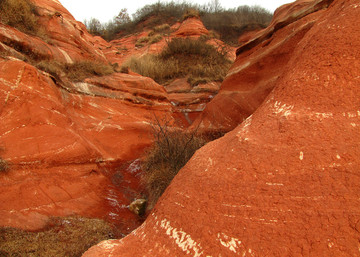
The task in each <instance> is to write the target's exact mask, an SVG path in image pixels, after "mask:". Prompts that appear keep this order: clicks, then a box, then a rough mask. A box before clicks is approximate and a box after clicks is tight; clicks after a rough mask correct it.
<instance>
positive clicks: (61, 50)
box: [58, 48, 74, 64]
mask: <svg viewBox="0 0 360 257" xmlns="http://www.w3.org/2000/svg"><path fill="white" fill-rule="evenodd" d="M58 49H59V50H60V52H61V53H62V54H63V55H64V57H65V59H66V62H67V63H70V64H71V63H74V62H73V60H72V59H71V57H70V56H69V55H68V53H67V52H66V51H65V50H63V49H61V48H58Z"/></svg>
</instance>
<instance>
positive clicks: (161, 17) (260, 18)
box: [85, 1, 272, 45]
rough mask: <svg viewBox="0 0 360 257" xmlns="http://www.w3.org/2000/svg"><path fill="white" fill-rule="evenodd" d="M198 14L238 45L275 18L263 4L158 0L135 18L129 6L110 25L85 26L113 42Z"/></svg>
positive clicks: (223, 37) (221, 36)
mask: <svg viewBox="0 0 360 257" xmlns="http://www.w3.org/2000/svg"><path fill="white" fill-rule="evenodd" d="M194 13H197V15H198V16H200V18H201V20H202V21H203V23H204V25H205V27H206V28H207V29H208V30H212V31H213V32H214V33H216V34H218V36H219V39H220V40H222V41H224V42H225V43H227V44H230V45H237V42H238V38H239V36H240V35H241V34H242V33H244V32H246V31H250V30H255V29H260V28H265V27H266V26H267V25H268V24H269V22H270V21H271V19H272V14H271V13H270V12H269V11H267V10H266V9H264V8H262V7H260V6H253V7H249V6H239V7H237V8H233V9H224V8H222V7H221V6H220V5H219V3H218V2H217V1H213V3H211V4H207V5H197V4H189V3H175V2H169V3H161V2H158V3H155V4H151V5H146V6H144V7H142V8H140V9H139V10H137V11H136V13H135V14H134V15H133V17H132V18H130V16H129V14H128V13H127V10H126V9H122V10H121V11H120V12H119V14H118V16H116V17H114V18H113V19H112V20H111V21H109V22H108V23H106V24H101V23H100V21H98V20H97V19H95V18H92V19H90V20H89V21H85V25H86V26H87V28H88V30H89V31H90V33H92V34H94V35H99V36H102V37H103V38H104V39H106V40H108V41H110V40H113V39H116V38H120V37H123V36H125V35H128V34H131V33H134V32H140V31H142V30H143V29H145V28H152V27H155V26H159V25H162V24H164V23H167V24H170V25H173V24H175V23H176V22H181V21H183V19H184V17H188V16H187V15H188V14H190V15H194Z"/></svg>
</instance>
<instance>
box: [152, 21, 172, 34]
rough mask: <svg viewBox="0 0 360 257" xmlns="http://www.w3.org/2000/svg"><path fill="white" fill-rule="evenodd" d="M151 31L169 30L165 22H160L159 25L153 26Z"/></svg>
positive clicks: (161, 31)
mask: <svg viewBox="0 0 360 257" xmlns="http://www.w3.org/2000/svg"><path fill="white" fill-rule="evenodd" d="M153 31H154V32H156V33H164V32H169V31H170V25H169V24H167V23H164V24H161V25H159V26H155V27H154V28H153Z"/></svg>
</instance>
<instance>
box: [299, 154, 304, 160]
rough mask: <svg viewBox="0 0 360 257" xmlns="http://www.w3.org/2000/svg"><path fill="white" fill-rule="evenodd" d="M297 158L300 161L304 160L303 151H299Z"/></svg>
mask: <svg viewBox="0 0 360 257" xmlns="http://www.w3.org/2000/svg"><path fill="white" fill-rule="evenodd" d="M299 159H300V161H302V160H304V153H303V152H300V154H299Z"/></svg>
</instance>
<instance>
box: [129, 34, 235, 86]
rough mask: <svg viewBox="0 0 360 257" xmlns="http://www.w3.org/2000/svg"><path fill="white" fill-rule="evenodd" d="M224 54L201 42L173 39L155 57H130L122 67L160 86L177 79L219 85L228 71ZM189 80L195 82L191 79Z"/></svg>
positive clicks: (229, 62) (228, 64)
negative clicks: (187, 78) (185, 78)
mask: <svg viewBox="0 0 360 257" xmlns="http://www.w3.org/2000/svg"><path fill="white" fill-rule="evenodd" d="M230 65H231V61H230V60H228V59H227V54H226V50H225V49H222V50H221V51H219V50H218V49H216V48H215V47H214V46H212V45H209V44H207V43H206V42H205V41H204V40H193V39H182V38H175V39H173V40H172V41H170V42H169V43H168V44H167V46H166V47H165V48H164V50H163V51H162V52H161V53H160V54H158V55H145V56H143V57H140V58H136V57H132V58H131V59H130V60H128V61H127V62H126V63H125V64H124V66H127V67H129V68H130V69H131V70H133V71H134V72H137V73H139V74H141V75H143V76H146V77H150V78H152V79H154V80H155V81H156V82H158V83H160V84H164V83H167V82H170V81H171V80H173V79H175V78H179V77H189V82H190V83H192V85H196V83H194V81H201V80H206V81H222V80H223V79H224V77H225V75H226V73H227V71H228V69H229V68H230ZM192 78H197V79H196V80H195V79H192Z"/></svg>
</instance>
